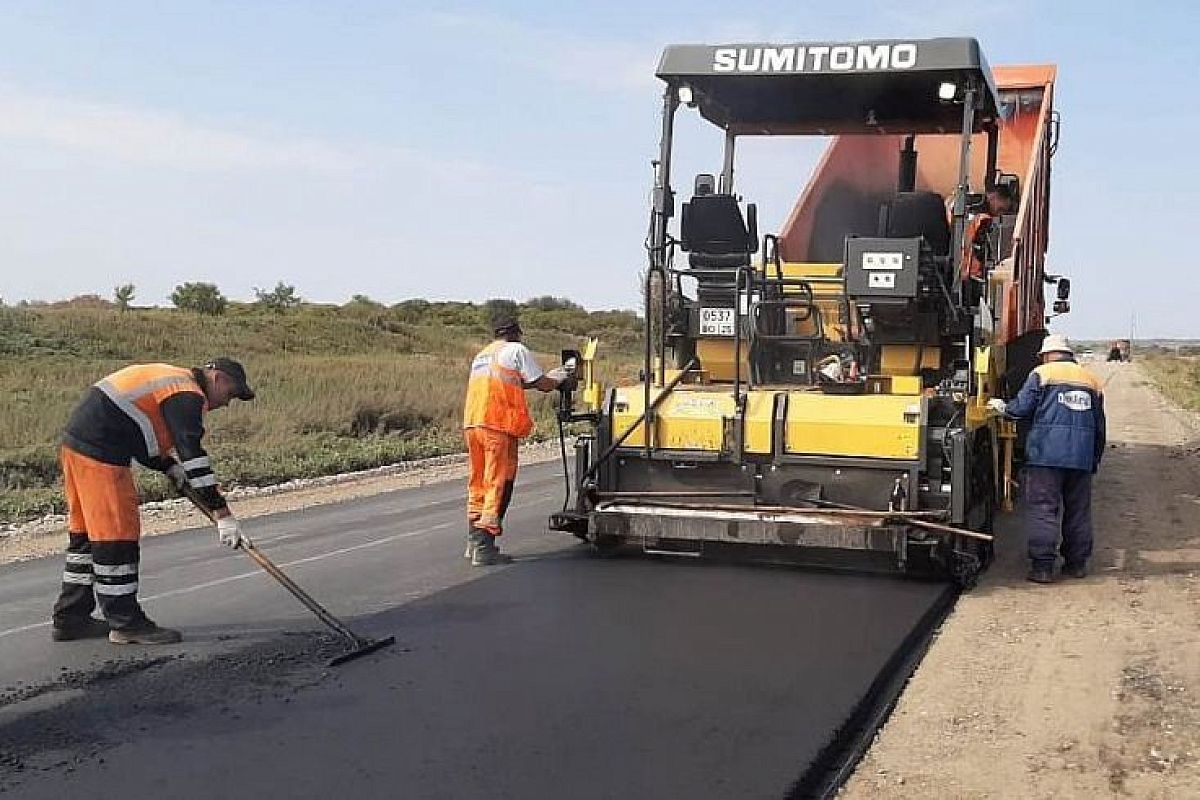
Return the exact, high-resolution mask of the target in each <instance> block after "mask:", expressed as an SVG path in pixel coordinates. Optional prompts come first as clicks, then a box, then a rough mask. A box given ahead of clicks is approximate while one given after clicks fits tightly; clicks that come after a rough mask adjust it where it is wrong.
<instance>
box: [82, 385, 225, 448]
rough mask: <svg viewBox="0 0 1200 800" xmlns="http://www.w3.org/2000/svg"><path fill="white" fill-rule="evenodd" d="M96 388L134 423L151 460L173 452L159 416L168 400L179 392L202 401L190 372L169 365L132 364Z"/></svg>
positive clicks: (173, 446) (164, 425)
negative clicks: (197, 396)
mask: <svg viewBox="0 0 1200 800" xmlns="http://www.w3.org/2000/svg"><path fill="white" fill-rule="evenodd" d="M96 388H97V389H99V390H100V391H101V392H102V393H103V394H104V395H105V396H106V397H107V398H108V399H109V400H111V401H112V402H113V404H114V405H116V407H117V408H119V409H121V411H123V412H124V413H125V416H127V417H129V418H130V419H132V420H133V421H134V423H135V424H136V425H137V427H138V429H139V430H140V431H141V434H142V439H143V441H144V442H145V445H146V455H147V456H148V457H149V458H151V459H154V458H157V457H158V456H160V455H163V454H166V453H169V452H171V451H172V450H174V449H175V441H174V439H173V437H172V435H171V428H170V426H169V425H167V421H166V419H164V417H163V412H162V406H163V403H164V402H165V401H166V400H167V398H169V397H171V396H173V395H176V394H179V393H180V392H191V393H193V394H197V395H199V396H200V397H201V398H202V399H203V397H204V391H203V390H202V389H201V388H200V385H199V384H198V383H197V382H196V378H195V376H194V375H193V374H192V371H191V370H190V369H184V368H181V367H173V366H171V365H170V364H134V365H133V366H130V367H125V368H124V369H119V370H117V371H116V372H114V373H113V374H111V375H109V376H108V377H107V378H104V379H103V380H100V381H98V382H97V383H96Z"/></svg>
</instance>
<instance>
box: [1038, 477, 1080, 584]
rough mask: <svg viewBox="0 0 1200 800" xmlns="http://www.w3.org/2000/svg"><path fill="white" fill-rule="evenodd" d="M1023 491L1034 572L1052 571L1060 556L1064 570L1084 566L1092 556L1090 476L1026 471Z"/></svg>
mask: <svg viewBox="0 0 1200 800" xmlns="http://www.w3.org/2000/svg"><path fill="white" fill-rule="evenodd" d="M1023 488H1024V497H1025V533H1026V536H1027V537H1028V540H1029V560H1030V562H1032V565H1033V567H1034V569H1047V570H1052V569H1054V564H1055V558H1056V556H1058V555H1059V554H1061V555H1062V557H1063V561H1064V565H1065V566H1067V567H1081V566H1085V565H1086V564H1087V561H1088V559H1089V558H1091V556H1092V473H1090V472H1088V471H1087V470H1082V469H1058V468H1055V467H1026V468H1025V485H1024V487H1023ZM1060 519H1061V524H1060ZM1060 532H1061V542H1062V543H1061V546H1060V544H1059V535H1060Z"/></svg>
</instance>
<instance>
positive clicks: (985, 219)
mask: <svg viewBox="0 0 1200 800" xmlns="http://www.w3.org/2000/svg"><path fill="white" fill-rule="evenodd" d="M1015 206H1016V201H1015V199H1014V198H1013V193H1012V189H1011V188H1010V187H1009V186H1008V185H1007V184H999V185H996V186H989V187H988V190H987V192H986V193H985V194H984V199H983V204H982V205H981V206H980V207H979V208H978V209H976V210H975V211H974V212H973V213H972V215H971V218H970V220H969V221H968V223H967V231H966V236H964V237H963V246H964V249H965V250H966V254H965V258H964V259H963V268H964V271H965V274H964V275H963V278H964V279H967V278H972V279H975V280H980V281H981V280H983V279H984V278H985V275H984V262H985V261H986V260H987V250H988V239H987V237H988V233H989V231H990V230H991V227H992V223H993V222H994V221H995V220H996V219H998V218H999V217H1001V216H1003V215H1004V214H1011V213H1013V211H1014V210H1015Z"/></svg>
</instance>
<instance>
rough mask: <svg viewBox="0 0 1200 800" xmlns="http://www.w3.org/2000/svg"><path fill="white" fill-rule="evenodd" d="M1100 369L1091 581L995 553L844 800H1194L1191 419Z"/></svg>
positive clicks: (1198, 735)
mask: <svg viewBox="0 0 1200 800" xmlns="http://www.w3.org/2000/svg"><path fill="white" fill-rule="evenodd" d="M1094 369H1095V370H1096V371H1097V372H1098V373H1099V374H1100V375H1101V376H1102V377H1103V378H1104V379H1106V380H1108V381H1109V383H1108V387H1107V389H1106V395H1107V405H1106V409H1107V411H1108V426H1109V427H1108V430H1109V440H1110V443H1111V444H1110V449H1109V451H1108V454H1107V456H1106V458H1105V461H1104V464H1103V466H1102V467H1101V471H1100V474H1099V476H1098V477H1097V481H1096V484H1095V504H1094V507H1095V526H1096V536H1097V552H1096V558H1095V563H1094V565H1093V573H1092V575H1091V577H1089V578H1087V579H1085V580H1082V581H1076V580H1070V581H1063V582H1059V583H1056V584H1054V585H1052V586H1037V585H1034V584H1031V583H1027V582H1026V581H1025V580H1024V574H1025V569H1026V563H1025V561H1024V558H1023V556H1024V546H1023V542H1019V541H1018V542H1013V541H1012V540H1010V541H1009V543H1008V544H1007V545H1001V550H1000V552H999V555H998V562H997V563H996V564H995V565H993V567H992V568H991V570H989V572H988V574H987V575H986V576H985V578H984V580H983V581H982V582H981V585H980V586H979V587H978V588H977V589H976V590H975V591H973V592H971V593H969V594H967V595H965V596H964V597H963V598H962V599H961V600H960V601H959V603H958V606H957V608H956V609H955V611H954V613H953V615H952V616H951V617H950V619H949V620H947V622H946V624H945V625H944V626H943V628H942V630H941V632H940V634H939V636H938V639H937V641H936V642H935V643H934V645H933V647H932V649H931V650H930V652H929V654H928V656H927V657H926V658H925V660H924V661H923V663H922V664H921V667H920V668H919V669H918V671H917V673H916V675H915V676H914V677H913V680H912V682H911V683H910V684H909V686H908V688H907V690H906V691H905V693H904V696H903V697H902V698H901V700H900V703H899V704H898V706H897V708H896V711H895V713H894V714H893V715H892V717H891V719H890V720H889V722H888V723H887V725H886V726H885V727H884V729H883V731H882V732H881V733H880V735H879V737H878V738H877V739H876V741H875V744H874V746H873V747H872V749H871V751H870V752H869V753H868V755H867V757H866V758H865V759H864V761H863V762H862V764H861V765H860V766H859V769H858V771H857V773H856V775H855V776H854V777H853V778H852V779H851V781H850V782H849V784H848V785H847V787H846V789H845V790H844V791H843V794H842V796H843V797H846V798H868V797H869V798H909V797H935V798H943V797H944V798H1051V797H1054V798H1094V797H1138V798H1185V797H1188V798H1190V797H1200V624H1198V612H1200V419H1198V418H1197V417H1196V416H1195V415H1190V414H1186V413H1184V412H1181V411H1179V410H1178V409H1175V408H1172V407H1171V406H1169V405H1168V403H1167V402H1166V401H1165V400H1163V399H1162V398H1161V396H1159V395H1158V393H1157V392H1155V391H1153V390H1152V389H1151V388H1150V387H1149V386H1148V385H1147V384H1146V383H1145V378H1144V376H1143V375H1142V374H1141V373H1140V372H1139V371H1138V370H1137V368H1136V365H1129V364H1123V365H1122V364H1116V365H1107V364H1098V365H1095V367H1094ZM1013 530H1014V531H1015V530H1019V528H1016V527H1014V528H1013Z"/></svg>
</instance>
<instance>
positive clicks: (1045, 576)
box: [1025, 567, 1054, 583]
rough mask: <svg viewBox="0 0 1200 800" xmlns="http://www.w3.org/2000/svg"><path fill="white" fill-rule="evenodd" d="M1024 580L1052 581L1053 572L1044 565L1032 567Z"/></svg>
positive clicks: (1035, 581) (1036, 581)
mask: <svg viewBox="0 0 1200 800" xmlns="http://www.w3.org/2000/svg"><path fill="white" fill-rule="evenodd" d="M1025 580H1027V581H1033V582H1034V583H1054V572H1053V571H1052V570H1049V569H1047V568H1045V567H1033V568H1032V569H1030V570H1029V574H1028V575H1026V576H1025Z"/></svg>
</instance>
